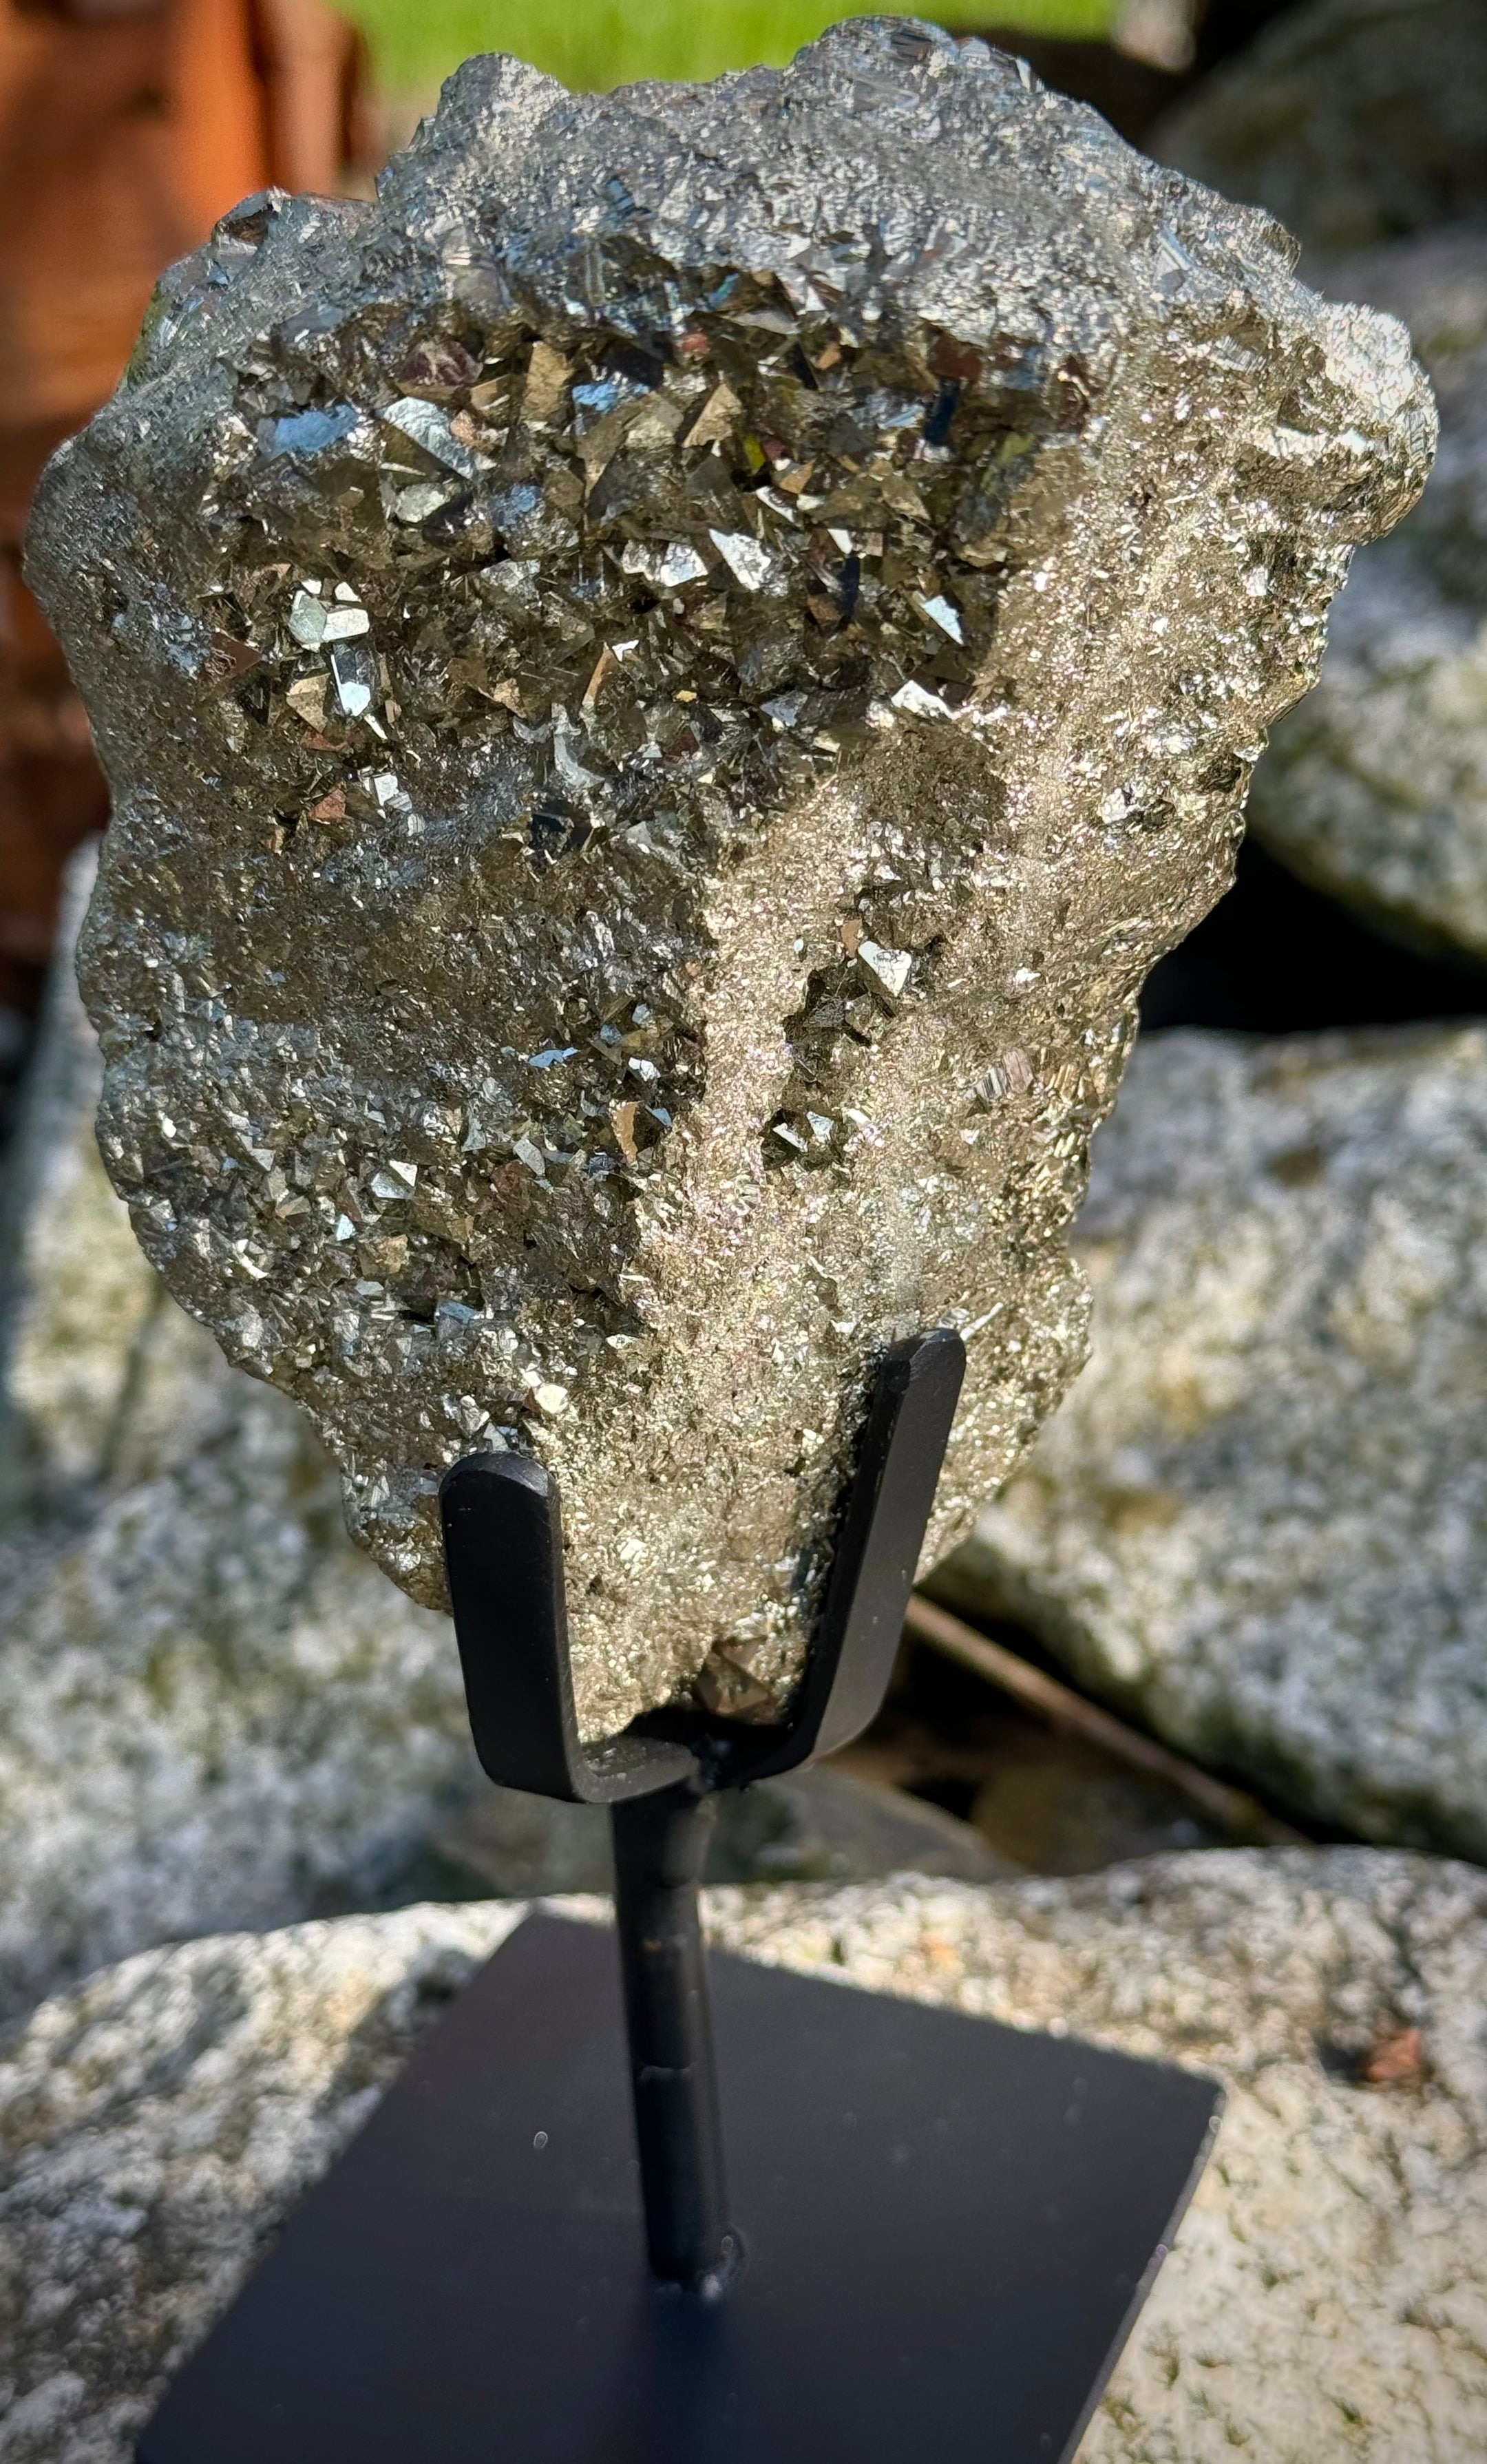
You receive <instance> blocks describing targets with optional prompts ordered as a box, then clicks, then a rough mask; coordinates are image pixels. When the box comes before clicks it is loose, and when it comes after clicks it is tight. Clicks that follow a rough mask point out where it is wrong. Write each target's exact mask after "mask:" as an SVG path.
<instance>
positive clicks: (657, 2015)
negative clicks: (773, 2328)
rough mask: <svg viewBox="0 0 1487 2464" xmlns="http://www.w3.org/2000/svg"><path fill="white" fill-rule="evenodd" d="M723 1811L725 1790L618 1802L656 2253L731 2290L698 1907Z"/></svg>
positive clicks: (618, 1900) (635, 2061) (669, 2274)
mask: <svg viewBox="0 0 1487 2464" xmlns="http://www.w3.org/2000/svg"><path fill="white" fill-rule="evenodd" d="M715 1812H716V1799H715V1798H713V1797H711V1796H701V1795H698V1794H697V1793H695V1791H693V1790H691V1789H689V1788H687V1787H685V1786H684V1787H680V1788H668V1789H663V1790H661V1791H659V1792H658V1793H656V1794H655V1795H653V1796H639V1797H629V1798H626V1799H624V1800H623V1801H622V1802H621V1803H620V1804H617V1805H615V1806H613V1807H612V1808H611V1810H610V1820H611V1823H612V1825H613V1832H614V1859H615V1914H616V1919H617V1922H618V1926H619V1934H620V1961H621V1968H622V1971H623V1978H624V2016H625V2026H626V2030H627V2033H628V2037H629V2056H630V2088H631V2094H632V2096H633V2099H634V2104H635V2138H636V2145H637V2146H638V2148H639V2151H640V2167H641V2190H642V2195H643V2197H644V2200H645V2246H646V2255H647V2256H648V2258H649V2261H650V2269H651V2273H652V2275H653V2276H656V2277H659V2278H660V2279H661V2281H662V2282H663V2283H665V2284H677V2285H683V2286H685V2287H687V2288H688V2289H689V2290H690V2291H692V2292H697V2293H703V2294H711V2293H717V2292H720V2291H721V2290H722V2287H723V2285H724V2284H725V2283H726V2282H727V2280H728V2278H729V2277H730V2276H731V2275H732V2274H733V2269H734V2267H735V2265H736V2263H737V2258H738V2245H737V2241H736V2237H735V2236H734V2235H733V2233H730V2231H729V2228H728V2217H727V2212H726V2209H725V2205H724V2190H723V2132H722V2123H721V2118H720V2115H719V2111H718V2094H717V2072H716V2069H715V2066H714V2063H713V2057H712V2022H711V2012H710V2006H709V2000H708V1972H707V1966H706V1953H705V1952H704V1950H703V1947H702V1928H701V1925H700V1923H699V1921H698V1915H697V1886H698V1883H699V1882H700V1881H701V1879H702V1867H703V1861H704V1859H705V1858H706V1856H707V1851H708V1840H709V1837H710V1835H711V1829H712V1819H713V1815H714V1814H715Z"/></svg>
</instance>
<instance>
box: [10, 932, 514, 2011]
mask: <svg viewBox="0 0 1487 2464" xmlns="http://www.w3.org/2000/svg"><path fill="white" fill-rule="evenodd" d="M76 886H77V887H80V888H81V889H82V892H83V894H84V895H85V894H86V884H85V883H84V884H81V885H76ZM75 911H76V900H75ZM72 920H73V921H74V922H75V921H76V912H75V913H74V916H73V919H72ZM69 959H70V952H69V951H68V950H67V948H66V936H65V934H64V947H63V956H62V958H61V960H60V961H59V964H58V968H57V971H56V976H55V980H54V984H53V988H52V994H51V1001H50V1006H49V1010H48V1015H47V1018H46V1021H45V1023H44V1025H43V1028H42V1033H41V1039H40V1044H39V1047H38V1052H37V1056H36V1074H35V1077H34V1079H33V1084H32V1087H31V1089H30V1092H29V1100H28V1108H27V1111H26V1114H25V1116H24V1118H23V1120H22V1122H21V1125H20V1127H19V1129H18V1131H17V1135H16V1141H15V1144H14V1146H13V1147H12V1149H11V1152H10V1154H9V1155H8V1156H7V1168H6V1176H5V1186H4V1196H3V1200H0V1204H3V1209H4V1219H5V1227H6V1228H5V1232H4V1235H3V1252H0V1253H3V1255H4V1257H5V1260H6V1269H7V1272H6V1291H5V1296H4V1302H3V1306H0V2009H13V2008H14V2007H15V2006H16V2005H17V2004H18V2003H20V2002H24V2001H26V2000H30V1999H34V1998H35V1996H36V1995H37V1994H38V1993H41V1992H43V1991H47V1990H48V1989H49V1988H50V1987H51V1986H52V1985H54V1984H55V1982H56V1981H57V1980H58V1979H59V1978H65V1977H68V1976H71V1975H76V1974H77V1972H78V1971H79V1970H81V1969H87V1968H90V1967H93V1966H95V1965H97V1964H98V1963H99V1962H100V1961H103V1960H110V1959H117V1958H119V1957H120V1956H121V1955H122V1954H123V1953H124V1952H126V1951H129V1950H134V1949H137V1948H139V1947H142V1945H144V1944H146V1943H153V1942H159V1941H161V1940H162V1939H164V1938H168V1937H170V1936H172V1935H179V1934H186V1933H199V1932H202V1931H207V1930H211V1929H214V1928H217V1927H220V1926H222V1925H273V1924H282V1923H285V1922H286V1921H288V1920H289V1919H291V1918H293V1917H296V1916H301V1915H305V1914H307V1913H309V1912H310V1911H312V1910H314V1909H315V1908H316V1907H317V1906H325V1905H327V1904H330V1905H335V1904H343V1903H344V1900H345V1898H346V1897H352V1898H357V1897H361V1896H362V1895H364V1894H365V1893H366V1892H368V1891H371V1890H374V1889H376V1888H377V1887H378V1886H379V1884H380V1882H381V1881H382V1880H383V1878H384V1877H385V1876H387V1875H388V1874H390V1873H391V1872H392V1871H394V1870H395V1869H396V1868H397V1866H398V1865H399V1864H400V1863H401V1862H403V1861H404V1860H405V1859H406V1858H407V1856H408V1855H409V1853H410V1851H411V1849H412V1847H413V1845H414V1843H415V1842H416V1841H418V1840H419V1839H420V1838H421V1837H423V1836H424V1835H425V1834H426V1832H427V1831H428V1830H429V1829H430V1828H431V1827H432V1826H433V1825H435V1824H436V1823H437V1822H438V1821H440V1820H441V1819H443V1818H446V1816H447V1815H448V1809H449V1807H450V1805H451V1803H452V1802H453V1801H455V1800H456V1799H457V1798H458V1796H459V1794H460V1793H461V1792H462V1790H463V1789H464V1788H467V1787H469V1786H470V1785H473V1783H474V1780H475V1773H474V1769H473V1757H472V1755H471V1753H470V1746H469V1742H468V1733H467V1729H466V1723H465V1715H464V1705H463V1698H462V1695H461V1690H460V1683H459V1670H458V1662H457V1659H456V1655H455V1651H454V1645H453V1639H452V1636H451V1634H450V1631H449V1627H448V1621H447V1620H446V1619H445V1618H443V1617H435V1616H433V1615H431V1614H430V1613H429V1612H428V1611H427V1610H426V1609H419V1608H415V1607H414V1606H413V1604H412V1603H411V1602H410V1601H408V1600H405V1599H404V1598H403V1597H402V1596H401V1595H400V1594H399V1593H397V1592H396V1591H394V1590H393V1588H392V1586H391V1585H390V1584H388V1583H386V1582H384V1581H383V1577H382V1575H381V1574H380V1573H378V1572H377V1570H376V1568H375V1567H374V1566H372V1565H371V1564H370V1563H369V1562H368V1560H367V1559H366V1557H365V1556H364V1555H363V1554H362V1553H361V1551H360V1550H358V1549H355V1548H353V1546H352V1544H351V1542H350V1541H349V1540H348V1539H347V1537H346V1534H345V1529H344V1525H343V1523H342V1519H341V1513H340V1501H339V1482H338V1480H337V1478H336V1475H335V1472H334V1470H333V1469H332V1466H331V1465H330V1463H328V1462H327V1460H326V1458H325V1456H324V1454H323V1453H322V1451H321V1449H320V1448H319V1446H318V1445H317V1442H316V1441H315V1439H314V1437H313V1436H312V1434H311V1432H310V1430H309V1429H308V1427H307V1426H306V1425H305V1423H304V1422H303V1420H302V1419H301V1417H300V1415H299V1414H298V1413H296V1412H295V1408H294V1406H293V1405H292V1404H291V1403H290V1402H288V1401H287V1400H286V1398H285V1397H282V1396H280V1395H275V1394H273V1393H272V1392H271V1391H270V1390H269V1389H267V1388H266V1387H264V1386H261V1385H260V1384H258V1383H257V1382H256V1380H254V1379H252V1378H250V1377H246V1376H244V1375H243V1374H242V1372H241V1371H240V1370H236V1369H231V1368H230V1367H229V1366H228V1364H227V1362H226V1361H225V1360H224V1359H223V1357H222V1355H221V1353H220V1352H219V1351H218V1349H217V1346H216V1345H215V1344H214V1343H213V1342H212V1341H211V1339H210V1337H209V1336H208V1335H207V1334H206V1333H204V1331H202V1329H201V1328H200V1327H198V1326H196V1325H195V1324H194V1323H193V1322H192V1320H191V1319H189V1318H188V1317H186V1314H185V1312H184V1311H183V1310H181V1309H178V1308H177V1306H176V1304H175V1303H174V1302H173V1301H172V1300H170V1299H168V1298H167V1297H166V1295H165V1294H164V1291H163V1290H162V1288H161V1287H160V1285H159V1284H158V1282H157V1280H156V1278H155V1276H154V1274H153V1272H152V1271H151V1269H150V1267H149V1266H148V1265H147V1264H146V1262H145V1260H144V1258H143V1257H142V1254H141V1251H140V1249H139V1246H138V1244H137V1243H136V1242H135V1240H134V1237H133V1234H132V1233H131V1231H130V1228H129V1221H128V1217H127V1215H126V1213H125V1211H124V1208H123V1206H122V1205H121V1203H120V1200H119V1199H117V1198H116V1197H115V1195H114V1193H113V1191H112V1190H111V1189H110V1187H109V1185H108V1182H107V1179H106V1178H105V1177H104V1173H103V1168H102V1165H101V1163H100V1162H99V1160H98V1150H97V1147H96V1146H95V1143H94V1138H93V1126H92V1125H93V1111H94V1107H95V1104H96V1102H97V1100H98V1078H99V1074H100V1073H99V1062H98V1049H97V1045H96V1043H95V1040H94V1037H93V1033H92V1030H91V1028H90V1027H89V1025H88V1023H87V1021H86V1019H85V1018H84V1016H83V1013H82V1009H81V1004H80V1003H79V1001H78V1000H77V992H76V990H75V988H74V987H73V984H72V982H71V970H70V964H69Z"/></svg>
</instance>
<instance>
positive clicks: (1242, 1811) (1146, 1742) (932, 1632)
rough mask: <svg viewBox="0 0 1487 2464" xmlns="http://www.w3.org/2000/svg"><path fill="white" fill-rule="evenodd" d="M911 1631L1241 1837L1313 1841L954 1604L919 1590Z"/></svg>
mask: <svg viewBox="0 0 1487 2464" xmlns="http://www.w3.org/2000/svg"><path fill="white" fill-rule="evenodd" d="M904 1630H905V1632H906V1633H907V1634H910V1635H912V1637H913V1639H914V1640H915V1641H916V1642H928V1643H929V1644H930V1645H931V1646H932V1647H933V1649H934V1650H936V1651H943V1652H944V1653H945V1655H946V1657H947V1659H950V1660H958V1661H960V1663H961V1665H962V1667H964V1668H972V1669H974V1671H975V1673H976V1675H977V1676H978V1677H985V1678H987V1679H988V1680H989V1681H990V1683H992V1684H993V1685H997V1686H1000V1688H1001V1690H1002V1692H1003V1693H1004V1694H1010V1695H1011V1696H1012V1697H1013V1699H1014V1701H1015V1702H1017V1703H1021V1704H1023V1705H1025V1707H1026V1708H1027V1709H1028V1710H1030V1711H1033V1712H1036V1714H1037V1715H1038V1717H1039V1719H1040V1720H1046V1721H1047V1723H1048V1724H1049V1726H1050V1727H1054V1728H1061V1729H1062V1730H1063V1732H1064V1733H1065V1734H1066V1735H1068V1736H1073V1737H1081V1738H1082V1739H1083V1741H1084V1743H1085V1744H1086V1745H1090V1746H1097V1747H1098V1748H1099V1749H1101V1751H1102V1752H1104V1753H1107V1754H1109V1755H1111V1756H1112V1757H1113V1758H1114V1759H1115V1760H1116V1761H1117V1762H1123V1763H1126V1764H1127V1765H1128V1766H1129V1767H1130V1769H1132V1770H1133V1771H1146V1772H1148V1773H1149V1775H1150V1776H1151V1778H1153V1779H1159V1780H1163V1781H1165V1782H1166V1784H1167V1786H1168V1787H1169V1788H1172V1789H1176V1790H1177V1791H1178V1793H1180V1794H1181V1795H1183V1796H1185V1797H1187V1798H1188V1799H1189V1801H1190V1803H1192V1804H1193V1805H1195V1806H1197V1807H1198V1808H1199V1809H1200V1810H1201V1811H1202V1812H1203V1813H1204V1814H1206V1815H1208V1816H1209V1818H1210V1820H1211V1821H1214V1822H1216V1823H1218V1824H1219V1825H1220V1826H1221V1828H1222V1829H1223V1830H1225V1831H1231V1832H1235V1833H1237V1835H1238V1836H1239V1837H1241V1838H1248V1839H1257V1840H1260V1841H1262V1842H1263V1844H1264V1845H1265V1846H1266V1847H1267V1848H1307V1847H1310V1846H1311V1845H1312V1842H1311V1841H1310V1840H1308V1839H1307V1837H1305V1834H1304V1833H1303V1832H1301V1831H1293V1830H1292V1828H1291V1825H1290V1824H1289V1823H1288V1822H1281V1821H1280V1820H1279V1817H1278V1816H1277V1815H1273V1814H1268V1813H1267V1812H1266V1810H1265V1808H1264V1807H1263V1806H1262V1805H1261V1804H1260V1803H1259V1801H1258V1799H1257V1798H1256V1797H1253V1796H1250V1795H1247V1794H1246V1793H1245V1791H1244V1790H1243V1789H1242V1788H1230V1787H1228V1786H1227V1785H1226V1783H1225V1782H1224V1781H1223V1780H1221V1779H1214V1778H1212V1777H1211V1776H1210V1774H1209V1773H1208V1772H1207V1771H1199V1769H1198V1767H1197V1765H1196V1763H1190V1762H1185V1761H1184V1760H1183V1757H1182V1756H1181V1754H1174V1753H1173V1752H1172V1751H1171V1749H1170V1748H1169V1747H1167V1746H1159V1745H1158V1744H1157V1741H1156V1739H1155V1738H1154V1737H1144V1736H1143V1735H1142V1733H1141V1731H1140V1729H1139V1728H1128V1727H1126V1723H1125V1721H1124V1720H1117V1719H1116V1718H1115V1716H1114V1714H1113V1713H1112V1712H1109V1711H1102V1710H1101V1708H1100V1707H1099V1705H1098V1704H1095V1703H1086V1701H1085V1700H1084V1697H1083V1695H1082V1694H1076V1693H1075V1691H1074V1689H1073V1687H1072V1686H1069V1685H1061V1684H1060V1683H1059V1680H1058V1679H1057V1677H1049V1676H1046V1675H1045V1674H1044V1672H1043V1670H1042V1669H1040V1668H1035V1667H1034V1666H1033V1664H1032V1662H1031V1661H1027V1660H1019V1659H1018V1657H1017V1653H1016V1652H1015V1651H1009V1650H1008V1649H1007V1648H1006V1645H1005V1644H1004V1643H1000V1642H993V1641H992V1639H991V1638H990V1637H989V1636H988V1635H984V1634H977V1633H976V1631H975V1628H974V1627H973V1626H969V1625H966V1624H965V1623H963V1621H962V1620H961V1618H959V1617H951V1613H950V1611H949V1610H948V1609H942V1608H940V1607H938V1606H937V1605H936V1603H935V1602H934V1601H933V1600H927V1599H926V1598H925V1597H924V1595H923V1594H922V1593H920V1592H915V1594H914V1595H913V1597H912V1598H911V1599H910V1601H909V1603H908V1611H907V1613H906V1616H905V1618H904Z"/></svg>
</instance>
